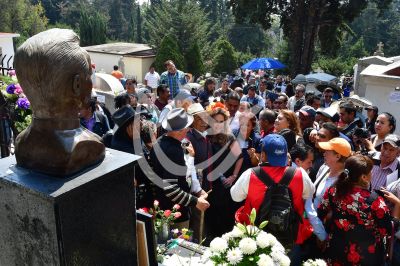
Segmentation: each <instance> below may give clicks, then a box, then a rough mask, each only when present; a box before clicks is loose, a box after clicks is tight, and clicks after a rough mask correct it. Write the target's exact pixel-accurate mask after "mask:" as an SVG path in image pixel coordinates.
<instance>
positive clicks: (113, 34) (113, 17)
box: [108, 0, 129, 41]
mask: <svg viewBox="0 0 400 266" xmlns="http://www.w3.org/2000/svg"><path fill="white" fill-rule="evenodd" d="M108 14H109V17H110V21H109V23H108V30H109V31H108V33H109V36H110V38H111V39H113V40H126V41H127V40H129V34H128V22H127V20H126V19H125V17H124V14H123V12H122V3H121V0H113V1H112V4H111V6H110V11H109V13H108ZM128 21H129V20H128Z"/></svg>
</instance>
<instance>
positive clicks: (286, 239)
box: [253, 167, 301, 248]
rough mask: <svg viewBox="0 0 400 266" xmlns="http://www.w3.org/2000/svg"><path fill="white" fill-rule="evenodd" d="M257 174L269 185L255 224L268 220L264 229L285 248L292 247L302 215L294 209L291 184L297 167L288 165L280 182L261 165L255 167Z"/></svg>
mask: <svg viewBox="0 0 400 266" xmlns="http://www.w3.org/2000/svg"><path fill="white" fill-rule="evenodd" d="M253 171H254V173H255V175H256V176H257V177H258V178H259V179H260V180H261V181H262V182H263V183H264V184H265V185H266V186H267V187H268V189H267V191H266V192H265V195H264V199H263V201H262V203H261V205H260V207H259V209H258V212H257V217H256V221H255V224H256V225H260V224H261V223H262V222H263V221H268V224H267V226H266V227H264V230H265V231H267V232H268V233H271V234H273V235H274V236H275V237H276V238H277V239H278V240H279V241H280V242H281V244H282V245H283V246H284V247H285V248H291V247H292V245H293V243H294V241H295V240H296V237H297V231H298V227H299V223H300V221H301V217H300V216H299V215H298V214H297V213H296V211H295V210H294V205H293V197H292V192H291V191H290V189H289V184H290V182H291V181H292V179H293V177H294V174H295V172H296V168H294V167H288V168H287V169H286V170H285V173H284V174H283V177H282V178H281V180H280V181H279V183H275V182H274V181H273V179H272V178H271V177H270V176H269V175H268V174H267V173H265V172H264V171H263V170H262V169H261V167H255V168H253Z"/></svg>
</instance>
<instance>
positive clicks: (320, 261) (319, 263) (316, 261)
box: [303, 259, 326, 266]
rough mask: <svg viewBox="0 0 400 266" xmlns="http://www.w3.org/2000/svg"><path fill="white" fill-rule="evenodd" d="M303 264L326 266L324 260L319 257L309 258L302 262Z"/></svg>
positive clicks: (305, 265)
mask: <svg viewBox="0 0 400 266" xmlns="http://www.w3.org/2000/svg"><path fill="white" fill-rule="evenodd" d="M303 265H304V266H326V262H325V261H324V260H321V259H316V260H312V259H309V260H307V261H306V262H304V264H303Z"/></svg>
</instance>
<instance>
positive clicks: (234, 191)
mask: <svg viewBox="0 0 400 266" xmlns="http://www.w3.org/2000/svg"><path fill="white" fill-rule="evenodd" d="M300 170H301V174H302V180H303V192H302V196H303V199H308V198H310V197H312V195H313V194H314V191H315V188H314V184H313V183H312V181H311V179H310V177H309V176H308V174H307V173H306V171H304V169H303V168H300ZM251 173H252V169H251V168H250V169H247V170H246V171H244V172H243V174H242V175H241V176H240V177H239V179H238V180H237V181H236V183H235V184H234V185H233V187H232V188H231V196H232V199H233V200H234V201H236V202H241V201H243V200H245V199H246V198H247V194H248V192H249V184H250V175H251Z"/></svg>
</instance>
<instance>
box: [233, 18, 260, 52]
mask: <svg viewBox="0 0 400 266" xmlns="http://www.w3.org/2000/svg"><path fill="white" fill-rule="evenodd" d="M227 35H228V40H229V42H230V43H231V44H232V45H233V46H234V47H235V49H236V50H238V51H240V52H244V53H245V52H247V51H248V49H249V50H250V53H252V54H253V55H256V56H257V57H260V56H261V54H262V53H263V52H264V51H265V48H266V47H267V43H266V37H265V33H264V30H263V29H262V28H261V26H260V25H257V24H255V25H250V24H234V25H233V26H232V27H231V28H230V29H229V30H228V34H227Z"/></svg>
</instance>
